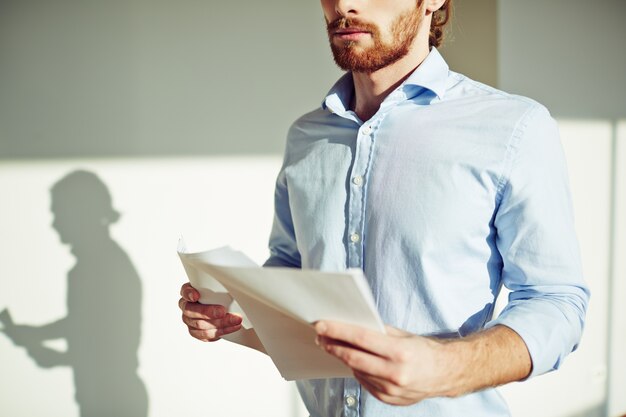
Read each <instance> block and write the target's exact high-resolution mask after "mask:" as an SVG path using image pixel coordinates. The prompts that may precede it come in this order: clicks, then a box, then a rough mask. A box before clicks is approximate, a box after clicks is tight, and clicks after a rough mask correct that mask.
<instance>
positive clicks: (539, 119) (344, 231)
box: [266, 49, 589, 417]
mask: <svg viewBox="0 0 626 417" xmlns="http://www.w3.org/2000/svg"><path fill="white" fill-rule="evenodd" d="M353 91H354V87H353V82H352V77H351V74H350V73H348V74H346V75H345V76H344V77H342V78H341V79H340V80H339V81H338V82H337V83H336V84H335V86H334V87H333V88H332V89H331V91H330V92H329V93H328V95H327V97H326V99H325V100H324V104H323V105H322V106H321V107H320V108H318V109H317V110H314V111H313V112H311V113H308V114H306V115H304V116H303V117H301V118H300V119H298V120H297V121H296V122H295V123H294V124H293V125H292V127H291V128H290V130H289V134H288V139H287V145H286V151H285V157H284V164H283V167H282V169H281V171H280V173H279V175H278V180H277V184H276V207H275V219H274V226H273V230H272V234H271V237H270V252H271V256H270V258H269V259H268V261H267V263H266V265H277V266H278V265H280V266H289V267H296V268H312V269H320V270H327V271H338V270H344V269H346V268H362V269H363V270H364V271H365V275H366V276H367V278H368V281H369V284H370V286H371V289H372V293H373V295H374V298H375V300H376V303H377V307H378V310H379V311H380V314H381V316H382V318H383V320H384V321H385V322H386V323H388V324H390V325H392V326H396V327H399V328H402V329H405V330H407V331H409V332H412V333H415V334H419V335H439V336H441V337H461V336H464V335H467V334H470V333H472V332H476V331H478V330H481V329H483V328H485V327H490V326H494V325H496V324H503V325H506V326H508V327H510V328H512V329H513V330H515V331H516V332H517V333H518V334H519V335H520V336H521V337H522V338H523V340H524V341H525V343H526V345H527V347H528V350H529V351H530V354H531V357H532V362H533V370H532V375H539V374H543V373H545V372H548V371H550V370H553V369H556V368H558V367H559V365H560V364H561V362H562V361H563V359H564V358H565V356H566V355H567V354H568V353H569V352H571V351H572V350H573V349H575V348H576V345H577V343H578V341H579V340H580V336H581V332H582V329H583V322H584V316H585V310H586V307H587V303H588V298H589V291H588V289H587V287H586V286H585V283H584V281H583V278H582V273H581V265H580V256H579V250H578V244H577V240H576V235H575V232H574V222H573V215H572V207H571V199H570V194H569V190H568V179H567V169H566V165H565V160H564V156H563V152H562V148H561V145H560V142H559V133H558V128H557V125H556V123H555V121H554V120H553V119H552V118H551V117H550V114H549V113H548V111H547V110H546V109H545V108H544V107H543V106H541V105H540V104H538V103H536V102H534V101H532V100H530V99H527V98H524V97H519V96H514V95H511V94H507V93H504V92H501V91H498V90H496V89H493V88H491V87H488V86H485V85H483V84H480V83H478V82H476V81H472V80H470V79H468V78H466V77H464V76H463V75H460V74H457V73H455V72H451V71H450V70H449V69H448V66H447V64H446V63H445V61H444V60H443V58H442V57H441V55H440V54H439V52H438V51H437V50H436V49H432V51H431V53H430V54H429V55H428V57H427V58H426V60H425V61H424V62H423V63H422V64H421V65H420V66H419V67H418V68H417V69H416V70H415V71H414V72H413V73H412V74H411V75H410V76H409V77H408V78H407V80H406V81H405V82H404V83H403V84H402V85H401V86H399V87H398V88H397V89H396V90H395V91H393V92H392V93H391V94H389V96H388V97H387V98H386V99H385V100H384V102H383V103H382V105H381V107H380V109H379V110H378V112H377V113H376V114H375V115H374V116H373V117H372V118H371V119H370V120H367V121H366V122H363V121H361V120H359V118H358V116H357V115H356V114H355V113H354V112H352V111H351V110H349V103H350V100H351V97H352V95H353ZM502 285H505V286H506V287H507V288H508V289H509V290H511V293H510V296H509V303H508V305H507V307H506V308H505V310H504V311H503V312H502V313H501V314H500V315H499V317H498V318H497V319H495V320H494V319H493V317H492V315H493V309H494V303H495V300H496V297H497V296H498V293H499V292H500V289H501V286H502ZM346 300H349V297H348V296H346ZM494 360H498V358H494ZM298 388H299V391H300V394H301V395H302V398H303V400H304V402H305V404H306V406H307V408H308V410H309V412H310V413H311V416H312V417H335V416H337V417H338V416H345V417H352V416H363V417H386V416H398V417H400V416H411V417H416V416H428V417H435V416H447V417H459V416H482V417H486V416H507V415H509V411H508V408H507V405H506V403H505V402H504V400H503V399H502V398H501V396H500V395H499V394H498V393H497V392H496V391H495V390H493V389H488V390H485V391H481V392H477V393H473V394H469V395H466V396H463V397H459V398H435V399H429V400H425V401H422V402H420V403H418V404H415V405H413V406H408V407H396V406H390V405H387V404H384V403H382V402H380V401H378V400H377V399H376V398H375V397H373V396H372V395H371V394H369V393H368V392H367V391H366V390H365V389H363V388H361V387H360V385H359V384H358V382H357V381H356V380H354V379H328V380H308V381H299V382H298Z"/></svg>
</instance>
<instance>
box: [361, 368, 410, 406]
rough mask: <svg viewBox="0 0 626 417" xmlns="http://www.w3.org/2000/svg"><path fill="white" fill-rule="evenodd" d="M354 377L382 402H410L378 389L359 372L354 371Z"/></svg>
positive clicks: (394, 403) (400, 403) (406, 403)
mask: <svg viewBox="0 0 626 417" xmlns="http://www.w3.org/2000/svg"><path fill="white" fill-rule="evenodd" d="M354 377H355V378H356V380H357V381H359V384H361V385H362V386H363V388H365V389H366V390H367V391H368V392H369V393H370V394H372V395H373V396H374V397H376V398H377V399H379V400H380V401H382V402H384V403H387V404H391V405H409V404H411V402H410V401H408V400H406V399H404V398H402V397H395V396H393V395H389V394H387V393H385V392H384V391H383V390H381V389H379V387H378V386H376V385H375V384H374V383H372V381H370V380H369V379H368V378H365V377H363V376H362V375H361V374H358V373H356V372H355V373H354Z"/></svg>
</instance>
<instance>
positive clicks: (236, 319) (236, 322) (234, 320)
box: [229, 316, 241, 325]
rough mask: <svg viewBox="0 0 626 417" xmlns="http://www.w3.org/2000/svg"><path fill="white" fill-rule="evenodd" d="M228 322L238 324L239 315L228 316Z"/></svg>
mask: <svg viewBox="0 0 626 417" xmlns="http://www.w3.org/2000/svg"><path fill="white" fill-rule="evenodd" d="M229 321H230V324H233V325H234V324H239V323H241V317H237V316H230V320H229Z"/></svg>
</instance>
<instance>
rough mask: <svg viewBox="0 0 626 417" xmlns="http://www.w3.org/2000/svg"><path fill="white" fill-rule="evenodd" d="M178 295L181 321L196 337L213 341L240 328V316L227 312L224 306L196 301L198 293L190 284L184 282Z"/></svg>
mask: <svg viewBox="0 0 626 417" xmlns="http://www.w3.org/2000/svg"><path fill="white" fill-rule="evenodd" d="M180 296H181V297H182V298H181V299H180V300H178V307H180V309H181V310H182V312H183V323H185V324H186V325H187V327H188V329H189V334H190V335H192V336H193V337H195V338H196V339H198V340H201V341H203V342H214V341H216V340H219V338H220V337H222V336H224V335H226V334H229V333H233V332H236V331H237V330H239V329H240V328H241V321H242V318H241V317H240V316H238V315H235V314H232V313H228V312H227V311H226V308H225V307H224V306H221V305H214V304H200V303H198V300H199V299H200V293H199V292H198V290H196V289H195V288H193V287H192V286H191V284H189V283H186V284H184V285H183V286H182V287H181V288H180Z"/></svg>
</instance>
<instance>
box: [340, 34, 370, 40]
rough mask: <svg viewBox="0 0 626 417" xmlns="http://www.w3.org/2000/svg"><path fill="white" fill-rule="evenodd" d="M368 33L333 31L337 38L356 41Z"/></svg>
mask: <svg viewBox="0 0 626 417" xmlns="http://www.w3.org/2000/svg"><path fill="white" fill-rule="evenodd" d="M366 35H369V32H346V33H335V37H336V38H337V39H341V40H344V41H356V40H359V39H361V38H362V37H363V36H366Z"/></svg>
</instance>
